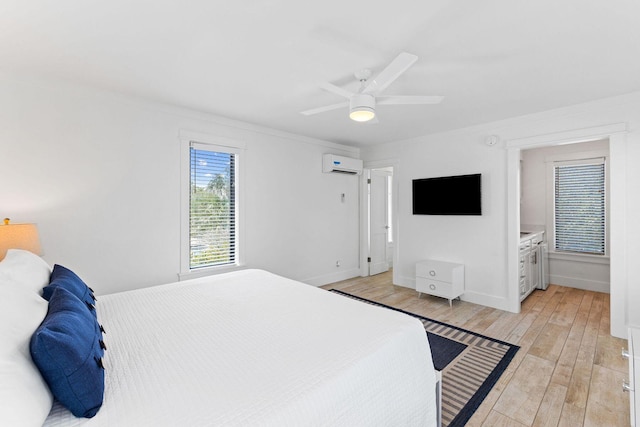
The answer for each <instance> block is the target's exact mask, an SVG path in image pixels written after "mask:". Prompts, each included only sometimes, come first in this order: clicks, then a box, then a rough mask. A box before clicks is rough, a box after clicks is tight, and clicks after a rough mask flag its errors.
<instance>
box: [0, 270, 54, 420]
mask: <svg viewBox="0 0 640 427" xmlns="http://www.w3.org/2000/svg"><path fill="white" fill-rule="evenodd" d="M3 263H4V262H3ZM5 267H6V266H5ZM32 279H33V278H30V280H29V281H28V282H31V281H32ZM21 285H22V283H20V282H9V281H8V280H7V279H6V275H0V337H2V341H1V342H0V402H2V404H1V405H0V425H2V426H42V424H43V423H44V420H45V419H46V417H47V415H48V414H49V411H50V410H51V405H52V404H53V396H52V394H51V391H50V390H49V387H48V386H47V384H46V383H45V381H44V379H43V378H42V375H41V374H40V371H39V370H38V368H37V367H36V365H35V364H34V363H33V359H32V358H31V353H30V351H29V342H30V340H31V335H33V333H34V331H35V330H36V328H37V327H38V326H39V325H40V323H42V320H43V319H44V317H45V316H46V314H47V309H48V303H47V301H46V300H45V299H44V298H42V297H41V296H39V295H38V294H37V293H36V292H34V291H33V289H29V287H28V286H21Z"/></svg>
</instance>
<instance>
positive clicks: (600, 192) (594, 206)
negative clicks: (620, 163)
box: [555, 160, 606, 255]
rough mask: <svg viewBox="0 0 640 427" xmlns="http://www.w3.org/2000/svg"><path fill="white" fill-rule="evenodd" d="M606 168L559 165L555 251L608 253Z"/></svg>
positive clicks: (598, 162) (603, 166)
mask: <svg viewBox="0 0 640 427" xmlns="http://www.w3.org/2000/svg"><path fill="white" fill-rule="evenodd" d="M605 200H606V199H605V165H604V161H603V160H599V161H597V162H591V163H589V164H585V163H583V164H565V165H556V166H555V249H556V250H557V251H566V252H579V253H588V254H597V255H604V254H605V224H606V222H605V219H606V217H605V215H606V207H605Z"/></svg>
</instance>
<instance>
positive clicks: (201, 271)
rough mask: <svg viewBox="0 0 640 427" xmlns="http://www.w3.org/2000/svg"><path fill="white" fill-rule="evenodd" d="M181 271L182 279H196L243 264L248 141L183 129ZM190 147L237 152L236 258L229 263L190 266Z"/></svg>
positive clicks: (181, 133)
mask: <svg viewBox="0 0 640 427" xmlns="http://www.w3.org/2000/svg"><path fill="white" fill-rule="evenodd" d="M179 139H180V151H181V153H180V161H181V167H180V169H181V170H180V174H181V185H180V272H179V273H178V278H179V280H186V279H193V278H197V277H202V276H208V275H212V274H218V273H223V272H226V271H232V270H237V269H239V268H242V266H243V265H244V209H243V208H244V192H245V191H244V184H243V183H244V163H245V153H246V148H245V144H244V143H243V142H241V141H236V140H233V139H229V138H223V137H218V136H214V135H209V134H205V133H198V132H191V131H180V138H179ZM191 147H193V148H195V149H197V150H209V151H218V152H224V153H231V154H234V174H235V184H234V186H235V189H234V191H235V218H234V219H235V254H234V258H235V261H234V262H233V263H229V264H222V265H213V266H203V267H196V268H191V266H190V264H191V262H190V249H191V248H190V245H191V239H190V191H191Z"/></svg>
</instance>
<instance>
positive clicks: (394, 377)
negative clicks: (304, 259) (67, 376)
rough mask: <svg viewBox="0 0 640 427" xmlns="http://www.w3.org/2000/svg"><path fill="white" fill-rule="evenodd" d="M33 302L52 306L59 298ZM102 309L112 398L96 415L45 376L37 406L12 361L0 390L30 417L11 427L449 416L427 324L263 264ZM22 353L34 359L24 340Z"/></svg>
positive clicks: (32, 385)
mask: <svg viewBox="0 0 640 427" xmlns="http://www.w3.org/2000/svg"><path fill="white" fill-rule="evenodd" d="M9 252H10V253H8V255H7V258H8V259H9V261H10V262H9V265H4V266H3V264H6V262H5V261H6V259H5V261H2V262H0V300H1V299H2V298H3V297H7V295H8V294H9V293H10V292H9V291H7V289H9V288H10V289H13V291H15V289H14V288H17V286H15V285H16V278H15V277H12V275H11V274H7V271H10V270H11V269H14V270H15V268H14V267H15V265H14V264H15V258H16V257H15V254H16V252H14V251H9ZM12 252H13V253H12ZM21 252H22V251H21ZM20 256H24V254H22V253H20ZM25 257H29V256H28V255H27V256H25ZM12 262H13V264H12ZM31 262H32V264H34V265H35V260H31ZM40 262H41V263H43V264H44V262H43V261H42V260H41V259H40ZM47 267H48V268H50V267H49V266H48V265H47ZM39 268H41V267H39ZM3 272H4V273H3ZM3 274H4V276H3ZM14 276H15V274H14ZM43 277H44V274H42V275H41V276H40V278H39V279H38V280H42V278H43ZM21 287H23V288H25V289H26V288H29V287H32V288H34V289H35V290H36V291H37V289H38V288H39V286H31V285H29V286H25V285H24V284H22V286H21ZM3 289H4V291H3ZM22 290H23V291H24V289H22ZM3 292H4V293H3ZM33 293H35V291H34V292H33ZM19 294H20V295H23V294H25V295H26V294H27V292H20V293H19ZM29 298H30V303H31V304H33V305H34V306H36V305H37V306H38V308H39V310H40V311H39V313H41V312H42V307H44V306H45V305H46V301H44V300H43V301H44V303H45V304H44V305H43V304H42V302H41V301H38V302H37V303H36V301H37V299H36V298H35V297H29ZM38 298H40V299H42V297H40V296H38ZM0 304H2V303H0ZM95 307H96V316H97V322H99V324H100V325H102V326H103V327H104V332H105V333H104V334H103V340H104V343H105V344H106V350H104V352H103V354H104V356H103V358H102V360H101V363H102V365H103V367H104V399H103V402H102V405H101V407H100V408H99V410H98V411H97V413H96V414H95V416H93V417H91V418H84V417H76V416H74V415H73V414H72V413H71V412H70V411H69V410H68V409H67V408H66V407H65V406H63V405H62V404H61V403H59V402H58V401H57V400H55V399H52V397H51V395H49V400H47V399H46V398H45V397H44V395H46V394H47V393H46V392H43V391H42V390H40V389H39V388H37V387H42V385H43V384H44V387H46V385H47V384H46V382H43V381H42V379H40V384H38V378H35V377H34V374H33V372H31V376H30V377H29V378H28V381H27V382H28V383H29V387H28V390H29V399H30V400H31V403H22V402H15V400H16V399H17V397H16V396H9V395H8V394H10V393H9V392H8V391H7V390H6V389H7V388H8V387H9V386H8V385H6V384H12V385H13V386H12V390H13V394H15V393H17V394H20V390H21V387H20V384H17V383H18V381H19V380H20V379H19V378H13V377H11V378H8V375H9V374H7V366H10V364H9V365H7V364H6V363H4V362H3V365H0V375H2V376H3V378H2V381H3V382H4V383H5V385H0V398H1V399H5V398H6V399H13V400H14V403H13V404H12V408H13V409H11V410H10V411H12V412H13V414H9V415H7V416H13V417H15V418H13V419H14V420H18V419H19V420H20V421H22V420H23V419H24V421H25V423H24V424H3V423H2V418H0V424H2V425H40V424H43V425H44V426H52V427H53V426H56V427H58V426H118V427H121V426H136V427H137V426H145V425H149V426H151V425H152V426H178V425H184V426H187V425H188V426H251V425H258V426H302V425H304V426H314V425H317V426H339V425H343V426H364V425H371V426H373V425H380V426H389V425H394V426H395V425H402V426H414V425H415V426H435V425H436V374H435V371H434V368H433V364H432V361H431V354H430V350H429V344H428V341H427V339H426V336H425V332H424V329H423V326H422V324H421V323H420V322H419V321H418V320H416V319H414V318H412V317H410V316H407V315H404V314H402V313H398V312H395V311H392V310H387V309H384V308H380V307H375V306H371V305H368V304H363V303H361V302H358V301H354V300H352V299H349V298H344V297H342V296H340V295H335V294H333V293H331V292H327V291H325V290H322V289H318V288H314V287H312V286H309V285H305V284H302V283H300V282H296V281H293V280H289V279H286V278H284V277H280V276H277V275H275V274H272V273H269V272H266V271H263V270H241V271H237V272H233V273H226V274H220V275H215V276H209V277H206V278H201V279H194V280H187V281H183V282H176V283H171V284H167V285H162V286H156V287H151V288H145V289H140V290H134V291H128V292H122V293H117V294H111V295H104V296H98V299H97V301H96V302H95ZM2 308H3V307H1V306H0V309H2ZM4 308H5V309H9V308H10V305H9V304H7V303H6V302H5V303H4ZM14 311H15V310H14ZM22 311H23V313H21V314H19V315H18V316H23V318H22V319H21V320H20V319H19V320H20V321H21V322H22V323H28V324H29V325H28V328H33V329H36V328H37V326H38V324H40V322H43V320H42V319H39V320H37V322H36V321H34V320H33V319H29V321H27V320H26V319H25V318H24V317H25V314H24V310H22ZM44 314H45V315H46V314H47V313H44ZM32 317H33V316H32ZM35 317H37V316H35ZM43 317H44V316H43ZM2 320H3V321H4V320H5V319H2ZM43 323H44V322H43ZM34 325H35V327H34ZM25 328H26V326H25ZM5 329H6V327H5ZM14 332H15V331H14ZM14 332H12V333H14ZM3 333H4V331H3ZM31 333H32V334H33V332H31ZM15 334H16V335H18V334H17V333H15ZM23 335H24V331H23ZM32 338H33V337H32ZM19 350H20V352H21V354H22V355H23V356H24V353H25V351H24V343H21V344H20V346H19ZM5 353H6V352H5V351H3V352H2V354H0V356H1V357H3V358H6V357H7V355H6V354H5ZM14 356H15V355H14ZM10 357H11V355H9V358H10ZM22 362H24V361H22ZM27 362H28V361H27ZM30 363H31V365H33V362H30ZM31 367H32V368H33V366H31ZM9 376H10V375H9ZM14 376H15V375H14ZM7 378H8V379H7ZM5 380H6V381H5ZM16 384H17V385H16ZM33 401H36V402H39V401H42V404H41V405H40V406H42V407H43V408H38V411H36V410H35V409H34V408H30V407H29V405H35V403H34V402H33ZM47 402H49V403H48V404H49V405H50V406H49V407H48V408H47V407H46V405H47ZM51 402H53V404H52V405H51ZM21 404H22V405H23V406H22V407H20V405H21ZM16 408H18V409H19V410H18V409H16ZM45 409H46V410H45ZM4 410H5V409H3V411H4ZM34 413H38V417H41V418H40V419H39V421H38V417H36V416H35V415H34ZM5 415H6V414H5ZM1 416H4V415H0V417H1ZM17 417H19V418H17ZM6 419H11V418H6Z"/></svg>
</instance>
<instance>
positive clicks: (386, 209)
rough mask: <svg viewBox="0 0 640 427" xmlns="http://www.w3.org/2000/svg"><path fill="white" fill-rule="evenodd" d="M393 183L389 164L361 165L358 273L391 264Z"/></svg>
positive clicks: (376, 270) (368, 273)
mask: <svg viewBox="0 0 640 427" xmlns="http://www.w3.org/2000/svg"><path fill="white" fill-rule="evenodd" d="M367 166H369V167H367ZM395 186H396V183H395V181H394V166H393V165H392V164H389V163H376V164H375V165H365V169H364V172H363V175H362V193H361V194H362V195H363V197H362V198H361V207H362V209H361V264H360V265H361V268H360V270H361V274H360V275H361V276H373V275H376V274H380V273H384V272H387V271H389V270H391V269H392V268H393V263H394V259H395V248H396V243H395V236H396V235H397V233H396V232H395V231H396V227H395V223H396V220H395V204H396V203H395V198H394V193H395V190H394V189H395Z"/></svg>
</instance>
